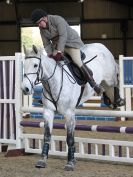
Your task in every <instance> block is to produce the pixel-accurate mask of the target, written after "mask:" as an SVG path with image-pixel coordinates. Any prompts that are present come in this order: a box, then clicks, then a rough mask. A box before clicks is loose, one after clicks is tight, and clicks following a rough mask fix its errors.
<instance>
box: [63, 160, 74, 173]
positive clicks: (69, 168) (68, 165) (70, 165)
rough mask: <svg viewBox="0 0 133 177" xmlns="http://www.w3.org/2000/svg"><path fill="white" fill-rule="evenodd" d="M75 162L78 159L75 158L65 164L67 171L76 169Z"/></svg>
mask: <svg viewBox="0 0 133 177" xmlns="http://www.w3.org/2000/svg"><path fill="white" fill-rule="evenodd" d="M75 163H76V160H75V159H74V161H69V162H68V163H67V164H66V165H65V168H64V170H65V171H73V170H74V167H75Z"/></svg>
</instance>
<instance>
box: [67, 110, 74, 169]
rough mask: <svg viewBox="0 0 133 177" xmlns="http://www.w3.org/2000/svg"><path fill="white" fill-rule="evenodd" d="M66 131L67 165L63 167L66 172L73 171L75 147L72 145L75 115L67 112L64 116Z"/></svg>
mask: <svg viewBox="0 0 133 177" xmlns="http://www.w3.org/2000/svg"><path fill="white" fill-rule="evenodd" d="M66 130H67V138H66V142H67V145H68V154H67V160H68V161H67V164H66V165H65V170H66V171H73V170H74V166H75V162H76V160H75V158H74V153H75V145H74V130H75V114H74V112H69V111H68V112H67V114H66Z"/></svg>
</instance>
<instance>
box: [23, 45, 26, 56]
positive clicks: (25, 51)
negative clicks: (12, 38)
mask: <svg viewBox="0 0 133 177" xmlns="http://www.w3.org/2000/svg"><path fill="white" fill-rule="evenodd" d="M23 49H24V53H25V55H26V54H27V50H26V47H25V45H23Z"/></svg>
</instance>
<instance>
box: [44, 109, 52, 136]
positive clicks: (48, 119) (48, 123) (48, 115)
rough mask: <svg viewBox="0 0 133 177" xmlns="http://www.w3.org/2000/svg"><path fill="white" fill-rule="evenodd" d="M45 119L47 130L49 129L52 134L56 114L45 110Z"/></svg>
mask: <svg viewBox="0 0 133 177" xmlns="http://www.w3.org/2000/svg"><path fill="white" fill-rule="evenodd" d="M43 117H44V119H45V129H48V127H49V132H50V133H51V132H52V129H53V120H54V112H53V111H52V110H50V109H44V112H43Z"/></svg>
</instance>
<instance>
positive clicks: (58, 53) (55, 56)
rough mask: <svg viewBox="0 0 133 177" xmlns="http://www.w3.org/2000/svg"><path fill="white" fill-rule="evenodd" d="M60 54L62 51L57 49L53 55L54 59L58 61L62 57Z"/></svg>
mask: <svg viewBox="0 0 133 177" xmlns="http://www.w3.org/2000/svg"><path fill="white" fill-rule="evenodd" d="M62 56H63V55H62V53H61V52H60V51H58V52H57V54H56V55H54V56H53V58H54V60H55V61H60V60H61V59H62Z"/></svg>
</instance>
